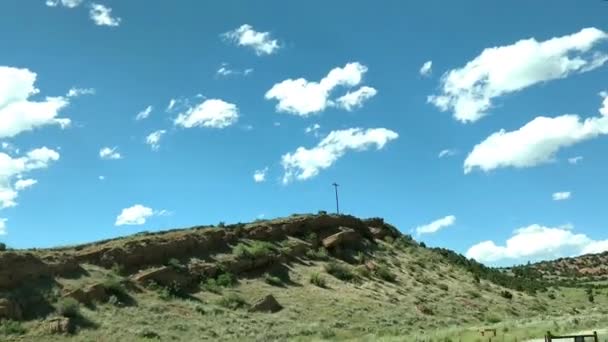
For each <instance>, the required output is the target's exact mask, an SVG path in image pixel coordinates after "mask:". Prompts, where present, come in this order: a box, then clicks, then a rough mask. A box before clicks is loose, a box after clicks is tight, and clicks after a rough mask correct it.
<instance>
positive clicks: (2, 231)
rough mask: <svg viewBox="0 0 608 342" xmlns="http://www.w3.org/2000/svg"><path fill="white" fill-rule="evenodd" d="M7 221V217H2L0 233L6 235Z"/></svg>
mask: <svg viewBox="0 0 608 342" xmlns="http://www.w3.org/2000/svg"><path fill="white" fill-rule="evenodd" d="M6 221H8V220H7V219H5V218H0V235H6Z"/></svg>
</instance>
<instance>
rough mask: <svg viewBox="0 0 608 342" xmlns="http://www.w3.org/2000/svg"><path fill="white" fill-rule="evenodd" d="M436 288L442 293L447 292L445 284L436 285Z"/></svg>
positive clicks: (447, 288)
mask: <svg viewBox="0 0 608 342" xmlns="http://www.w3.org/2000/svg"><path fill="white" fill-rule="evenodd" d="M437 287H438V288H440V289H441V290H443V291H447V290H449V287H448V286H447V285H446V284H443V283H439V284H437Z"/></svg>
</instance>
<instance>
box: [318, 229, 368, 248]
mask: <svg viewBox="0 0 608 342" xmlns="http://www.w3.org/2000/svg"><path fill="white" fill-rule="evenodd" d="M342 229H343V230H342V231H341V232H339V233H337V234H334V235H331V236H329V237H326V238H325V239H323V247H325V248H327V249H332V248H336V247H343V246H352V245H354V244H356V243H357V242H359V241H360V240H361V235H359V233H357V232H356V231H355V230H354V229H351V228H342Z"/></svg>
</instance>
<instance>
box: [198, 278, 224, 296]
mask: <svg viewBox="0 0 608 342" xmlns="http://www.w3.org/2000/svg"><path fill="white" fill-rule="evenodd" d="M201 288H202V289H203V290H205V291H209V292H213V293H220V292H222V288H221V286H219V285H218V284H217V280H215V279H214V278H209V279H207V281H206V282H204V283H201Z"/></svg>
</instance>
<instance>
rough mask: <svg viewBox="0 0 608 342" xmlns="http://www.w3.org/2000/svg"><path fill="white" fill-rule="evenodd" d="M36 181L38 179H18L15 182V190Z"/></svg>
mask: <svg viewBox="0 0 608 342" xmlns="http://www.w3.org/2000/svg"><path fill="white" fill-rule="evenodd" d="M36 183H38V181H37V180H35V179H19V180H18V181H16V182H15V190H17V191H20V190H23V189H27V188H29V187H31V186H33V185H34V184H36Z"/></svg>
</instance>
